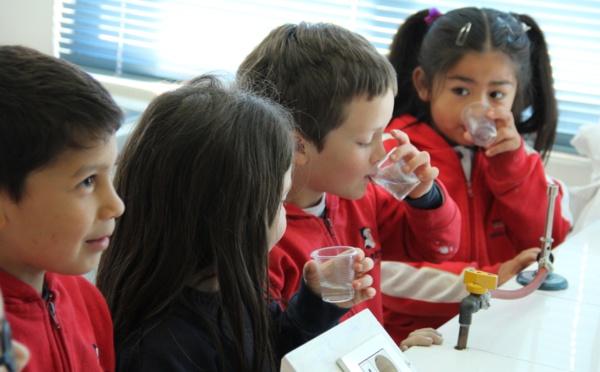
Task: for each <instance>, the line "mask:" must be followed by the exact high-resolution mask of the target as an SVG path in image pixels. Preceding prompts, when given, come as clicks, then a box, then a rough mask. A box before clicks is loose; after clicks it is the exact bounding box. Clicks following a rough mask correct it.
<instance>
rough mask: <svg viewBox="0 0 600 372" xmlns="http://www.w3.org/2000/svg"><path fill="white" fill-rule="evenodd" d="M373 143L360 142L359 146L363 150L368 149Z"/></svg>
mask: <svg viewBox="0 0 600 372" xmlns="http://www.w3.org/2000/svg"><path fill="white" fill-rule="evenodd" d="M372 143H373V141H371V142H368V143H365V142H359V143H358V145H359V146H360V147H362V148H367V147H369V146H371V144H372Z"/></svg>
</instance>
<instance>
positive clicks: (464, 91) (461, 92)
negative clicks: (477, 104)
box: [452, 88, 469, 96]
mask: <svg viewBox="0 0 600 372" xmlns="http://www.w3.org/2000/svg"><path fill="white" fill-rule="evenodd" d="M452 91H453V92H454V93H456V94H457V95H459V96H466V95H467V94H469V90H467V89H466V88H452Z"/></svg>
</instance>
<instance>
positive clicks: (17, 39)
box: [0, 0, 55, 54]
mask: <svg viewBox="0 0 600 372" xmlns="http://www.w3.org/2000/svg"><path fill="white" fill-rule="evenodd" d="M53 8H54V0H0V44H21V45H25V46H28V47H31V48H34V49H37V50H39V51H41V52H44V53H47V54H54V53H55V48H54V46H53V44H54V41H53V36H52V35H53V32H54V30H55V29H54V27H53V26H54V25H53Z"/></svg>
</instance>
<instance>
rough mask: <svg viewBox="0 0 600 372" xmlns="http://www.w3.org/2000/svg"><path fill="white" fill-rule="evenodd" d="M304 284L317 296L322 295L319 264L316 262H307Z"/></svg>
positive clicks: (303, 272)
mask: <svg viewBox="0 0 600 372" xmlns="http://www.w3.org/2000/svg"><path fill="white" fill-rule="evenodd" d="M302 274H303V276H304V282H305V283H306V285H308V287H309V288H310V289H312V291H313V292H314V293H315V294H318V295H320V294H321V283H320V282H319V273H318V271H317V263H316V262H315V261H314V260H310V261H307V262H306V263H305V264H304V269H303V271H302Z"/></svg>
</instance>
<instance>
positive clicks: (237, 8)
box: [59, 0, 600, 145]
mask: <svg viewBox="0 0 600 372" xmlns="http://www.w3.org/2000/svg"><path fill="white" fill-rule="evenodd" d="M473 5H474V3H473V2H469V1H443V0H439V1H424V0H423V1H421V0H371V1H359V0H354V1H350V0H322V1H309V0H276V1H269V0H212V1H211V0H63V1H62V10H61V15H60V40H59V51H60V56H61V58H64V59H67V60H69V61H72V62H74V63H76V64H78V65H81V66H83V67H89V68H94V69H101V70H105V71H106V72H107V73H108V74H111V75H116V76H125V75H127V76H131V75H133V76H139V77H142V78H154V79H159V80H163V79H168V80H182V79H187V78H189V77H192V76H195V75H197V74H199V73H202V72H206V71H215V70H218V71H230V72H234V71H235V70H236V68H237V66H238V65H239V63H240V62H241V61H242V59H243V58H244V57H245V56H246V55H247V54H248V53H249V52H250V51H251V50H252V48H253V47H254V46H255V45H256V44H257V43H258V42H260V41H261V40H262V39H263V38H264V37H265V36H266V35H267V34H268V32H269V31H270V30H272V29H273V28H275V27H276V26H278V25H280V24H283V23H288V22H291V23H297V22H300V21H309V22H319V21H323V22H333V23H336V24H340V25H342V26H344V27H347V28H349V29H351V30H354V31H356V32H358V33H360V34H362V35H364V36H365V37H367V38H368V39H369V40H370V41H371V42H372V43H373V44H374V45H375V46H376V47H377V48H378V50H379V51H380V52H381V53H384V54H386V53H387V50H388V48H389V45H390V42H391V39H392V38H393V36H394V34H395V32H396V30H397V29H398V27H399V25H400V24H401V23H402V22H403V20H404V19H405V18H406V17H408V16H409V15H411V14H413V13H414V12H415V11H418V10H421V9H425V8H430V7H436V8H438V9H439V10H440V11H441V12H442V13H444V12H446V11H449V10H451V9H455V8H458V7H464V6H473ZM476 6H479V7H490V8H496V9H499V10H503V11H512V12H515V13H525V14H529V15H530V16H532V17H533V18H534V19H536V21H537V22H538V23H539V24H540V26H541V27H542V29H543V30H544V33H545V35H546V40H547V42H548V44H549V50H550V56H551V61H552V66H553V73H554V82H555V89H556V94H557V98H558V101H559V112H560V116H559V135H558V144H559V145H560V144H568V140H569V138H570V137H572V135H573V134H574V133H576V132H577V130H578V128H579V127H580V126H581V125H585V124H598V125H600V122H599V119H600V74H599V73H598V68H599V67H600V2H599V1H597V0H572V1H570V2H565V1H563V0H530V1H525V0H505V1H486V0H481V1H478V2H477V3H476Z"/></svg>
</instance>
